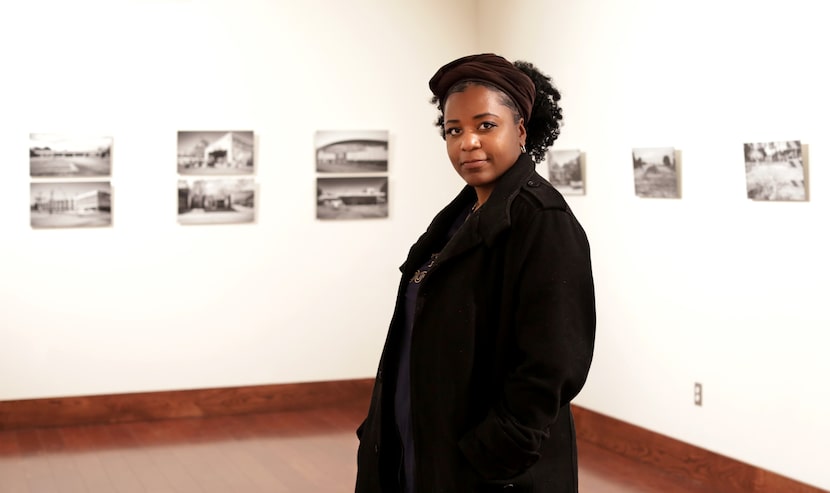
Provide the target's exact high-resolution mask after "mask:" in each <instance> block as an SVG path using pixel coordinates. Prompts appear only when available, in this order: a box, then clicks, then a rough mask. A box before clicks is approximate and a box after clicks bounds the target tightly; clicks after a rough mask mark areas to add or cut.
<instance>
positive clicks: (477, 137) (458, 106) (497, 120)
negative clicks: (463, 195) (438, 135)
mask: <svg viewBox="0 0 830 493" xmlns="http://www.w3.org/2000/svg"><path fill="white" fill-rule="evenodd" d="M503 97H505V96H504V95H502V94H500V93H498V92H496V91H494V90H492V89H490V88H488V87H484V86H479V85H471V86H469V87H467V88H466V89H464V91H463V92H457V93H453V94H450V95H449V96H448V97H447V101H446V102H445V103H444V131H445V134H446V139H447V155H449V157H450V161H451V162H452V165H453V167H454V168H455V170H456V171H457V172H458V174H459V175H461V178H463V179H464V181H465V182H467V184H469V185H471V186H473V187H475V189H476V192H477V193H478V196H479V202H481V203H483V201H484V200H486V199H487V197H489V196H490V192H491V191H492V190H493V187H494V186H495V183H496V181H497V180H498V179H499V177H500V176H501V175H502V174H504V172H505V171H507V170H508V169H510V167H511V166H513V163H515V162H516V159H518V158H519V154H520V153H521V149H520V147H521V146H522V145H524V142H525V138H526V132H525V127H524V120H519V123H515V121H514V113H513V110H512V109H511V108H509V107H507V106H505V105H504V104H503V103H502V102H501V100H502V98H503Z"/></svg>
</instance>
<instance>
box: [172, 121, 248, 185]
mask: <svg viewBox="0 0 830 493" xmlns="http://www.w3.org/2000/svg"><path fill="white" fill-rule="evenodd" d="M177 167H178V172H179V174H182V175H217V174H224V175H247V174H253V172H254V132H253V131H215V132H191V131H180V132H179V133H178V158H177Z"/></svg>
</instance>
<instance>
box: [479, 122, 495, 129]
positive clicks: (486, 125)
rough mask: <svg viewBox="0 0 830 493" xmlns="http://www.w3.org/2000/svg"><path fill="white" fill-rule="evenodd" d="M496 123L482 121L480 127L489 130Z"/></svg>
mask: <svg viewBox="0 0 830 493" xmlns="http://www.w3.org/2000/svg"><path fill="white" fill-rule="evenodd" d="M495 127H496V124H495V123H493V122H482V123H481V128H482V129H484V130H490V129H491V128H495Z"/></svg>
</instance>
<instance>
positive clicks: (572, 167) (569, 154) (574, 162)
mask: <svg viewBox="0 0 830 493" xmlns="http://www.w3.org/2000/svg"><path fill="white" fill-rule="evenodd" d="M547 161H548V179H549V180H550V182H551V184H553V186H554V187H556V189H557V190H559V192H560V193H562V195H585V182H584V181H583V178H582V177H583V169H582V168H583V160H582V153H581V152H580V151H579V150H551V151H550V152H549V153H548V156H547Z"/></svg>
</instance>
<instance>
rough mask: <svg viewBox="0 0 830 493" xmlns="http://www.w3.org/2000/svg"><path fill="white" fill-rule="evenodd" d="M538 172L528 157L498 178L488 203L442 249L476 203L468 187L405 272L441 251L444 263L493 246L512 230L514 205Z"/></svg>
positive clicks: (411, 258)
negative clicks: (457, 222) (480, 246)
mask: <svg viewBox="0 0 830 493" xmlns="http://www.w3.org/2000/svg"><path fill="white" fill-rule="evenodd" d="M535 172H536V164H535V163H534V162H533V160H532V159H531V158H530V156H529V155H527V154H524V153H523V154H521V155H520V156H519V159H518V160H517V161H516V162H515V163H514V164H513V166H511V167H510V168H509V169H508V170H507V171H505V172H504V174H503V175H502V176H501V177H500V178H499V179H498V182H497V183H496V186H495V188H494V189H493V191H492V193H491V194H490V197H489V198H488V199H487V202H485V204H484V205H483V206H481V208H480V209H479V210H478V211H477V212H475V213H473V214H472V215H471V216H470V217H469V219H467V221H466V222H465V223H464V225H463V226H461V229H459V230H458V232H457V233H456V234H455V235H454V236H453V237H452V238H451V239H450V241H449V242H448V243H447V244H446V246H444V247H443V249H441V242H442V241H443V239H444V235H446V232H447V231H449V228H450V226H451V225H452V223H453V222H454V221H455V220H456V219H458V217H459V216H460V215H462V214H464V213H465V212H466V211H469V208H470V207H471V206H472V204H473V203H474V202H475V199H476V194H475V189H474V188H473V187H471V186H470V185H466V186H465V187H464V188H463V189H462V190H461V192H460V193H459V194H458V195H457V196H456V197H455V198H454V199H453V200H452V202H450V203H449V204H448V205H447V206H446V207H444V209H442V210H441V212H439V213H438V215H437V216H435V219H434V220H433V221H432V224H430V226H429V228H427V231H426V233H424V234H423V235H422V236H421V238H419V239H418V241H417V242H416V243H415V245H413V246H412V249H411V250H410V252H409V256H408V258H407V260H406V262H405V263H404V264H403V265H402V266H401V270H402V271H403V272H404V273H409V272H413V271H414V270H415V269H417V268H418V266H419V265H420V262H421V261H422V260H423V259H425V258H427V257H429V255H430V254H432V253H436V251H437V250H439V249H441V257H440V259H439V262H440V263H443V262H445V261H447V260H448V259H450V258H452V257H455V256H457V255H459V254H461V253H463V252H465V251H467V250H470V249H471V248H474V247H475V246H477V245H478V244H480V243H482V242H483V243H484V244H486V245H488V246H490V245H492V244H493V242H494V241H495V239H496V237H497V236H498V235H499V233H501V232H502V231H504V230H505V229H507V228H508V227H510V205H511V204H512V202H513V199H514V198H515V197H516V195H517V194H518V193H519V190H520V189H521V187H522V185H523V184H524V183H525V182H526V181H527V180H528V179H530V177H531V176H533V175H534V174H535Z"/></svg>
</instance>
